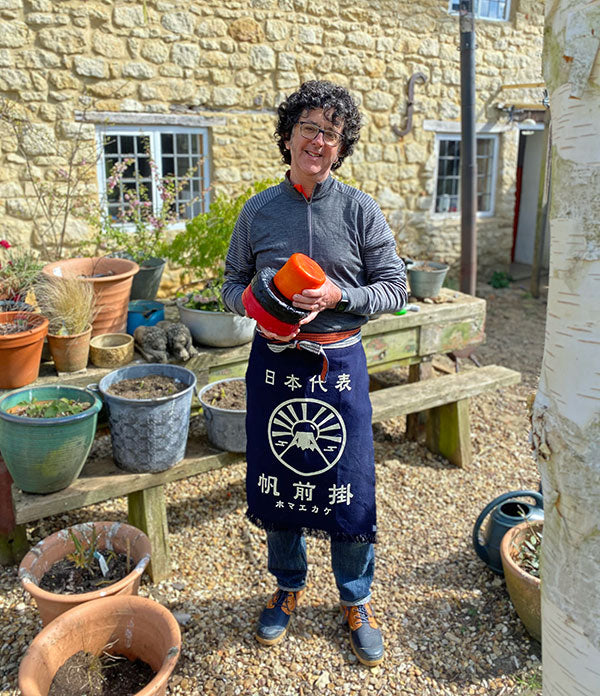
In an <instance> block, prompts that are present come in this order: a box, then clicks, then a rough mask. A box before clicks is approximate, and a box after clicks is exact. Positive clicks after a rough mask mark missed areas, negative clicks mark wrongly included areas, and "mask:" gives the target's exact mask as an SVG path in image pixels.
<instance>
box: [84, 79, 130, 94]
mask: <svg viewBox="0 0 600 696" xmlns="http://www.w3.org/2000/svg"><path fill="white" fill-rule="evenodd" d="M87 89H88V91H89V92H90V94H92V95H94V96H95V97H107V98H108V97H115V98H123V97H126V96H129V95H131V94H133V92H134V91H135V89H136V85H135V83H134V82H131V81H129V80H106V81H105V82H96V83H93V84H90V85H88V86H87Z"/></svg>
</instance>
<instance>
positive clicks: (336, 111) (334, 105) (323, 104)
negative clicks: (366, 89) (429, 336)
mask: <svg viewBox="0 0 600 696" xmlns="http://www.w3.org/2000/svg"><path fill="white" fill-rule="evenodd" d="M312 109H323V111H331V120H332V123H333V124H334V125H337V124H339V123H340V122H341V121H343V122H344V140H343V141H342V145H341V147H340V153H339V156H338V159H337V161H336V162H335V163H334V164H333V166H332V167H331V168H332V169H338V168H339V167H341V166H342V162H343V161H344V159H345V158H346V157H348V156H349V155H351V154H352V152H353V151H354V144H355V143H356V142H357V141H358V139H359V137H360V136H359V132H358V131H359V130H360V126H361V116H360V113H359V111H358V106H357V104H356V102H355V101H354V99H353V98H352V96H351V95H350V92H348V90H347V89H346V88H345V87H341V86H340V85H336V84H334V83H333V82H328V81H327V80H310V81H309V82H304V83H303V84H302V85H301V86H300V89H299V90H297V91H296V92H294V93H293V94H290V95H289V96H288V97H287V99H285V100H284V101H282V102H281V104H280V105H279V108H278V109H277V114H278V117H279V120H278V122H277V129H276V130H275V133H274V135H275V138H276V140H277V145H278V146H279V150H280V152H281V157H282V160H283V162H285V164H290V163H291V161H292V160H291V154H290V151H289V150H288V149H287V148H286V146H285V141H286V140H289V139H290V137H291V134H292V128H293V127H294V125H295V124H296V123H298V120H299V119H300V118H301V116H302V114H304V113H305V112H307V111H311V110H312Z"/></svg>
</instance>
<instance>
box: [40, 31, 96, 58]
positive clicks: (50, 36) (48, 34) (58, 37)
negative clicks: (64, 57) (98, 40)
mask: <svg viewBox="0 0 600 696" xmlns="http://www.w3.org/2000/svg"><path fill="white" fill-rule="evenodd" d="M38 39H39V42H40V44H41V45H42V46H43V47H44V48H47V49H48V50H49V51H54V52H56V53H67V54H71V53H81V52H82V51H83V50H84V48H85V45H86V39H85V33H84V32H83V31H82V30H81V29H74V28H69V27H51V28H50V27H48V28H46V29H41V30H40V31H39V32H38Z"/></svg>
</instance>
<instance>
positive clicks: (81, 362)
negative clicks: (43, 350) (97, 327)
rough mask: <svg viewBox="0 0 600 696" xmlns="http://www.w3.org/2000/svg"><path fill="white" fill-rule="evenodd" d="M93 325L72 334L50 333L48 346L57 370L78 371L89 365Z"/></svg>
mask: <svg viewBox="0 0 600 696" xmlns="http://www.w3.org/2000/svg"><path fill="white" fill-rule="evenodd" d="M91 336H92V325H91V324H88V327H87V329H86V330H85V331H82V332H81V333H78V334H72V335H70V336H60V335H59V334H51V333H49V334H48V348H49V349H50V355H51V356H52V360H54V367H55V368H56V371H57V372H77V371H78V370H83V369H84V368H85V367H87V364H88V357H89V355H90V338H91Z"/></svg>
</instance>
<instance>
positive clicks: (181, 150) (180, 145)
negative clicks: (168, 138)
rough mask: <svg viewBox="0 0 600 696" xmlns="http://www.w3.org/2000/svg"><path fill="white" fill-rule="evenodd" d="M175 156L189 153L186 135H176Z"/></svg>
mask: <svg viewBox="0 0 600 696" xmlns="http://www.w3.org/2000/svg"><path fill="white" fill-rule="evenodd" d="M176 138H177V154H179V155H182V154H187V153H188V152H189V151H190V148H189V139H188V134H187V133H177V136H176Z"/></svg>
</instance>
